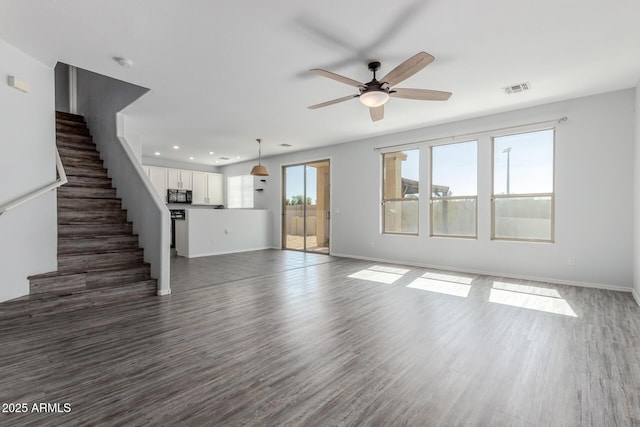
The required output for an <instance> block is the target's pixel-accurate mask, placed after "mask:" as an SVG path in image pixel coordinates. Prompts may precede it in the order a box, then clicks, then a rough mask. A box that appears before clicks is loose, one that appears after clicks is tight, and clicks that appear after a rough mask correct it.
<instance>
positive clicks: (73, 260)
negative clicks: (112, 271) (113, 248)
mask: <svg viewBox="0 0 640 427" xmlns="http://www.w3.org/2000/svg"><path fill="white" fill-rule="evenodd" d="M142 262H143V259H142V250H136V251H135V252H134V251H131V252H122V253H120V252H119V253H104V254H73V255H61V256H59V257H58V271H59V272H73V271H78V272H80V271H88V270H97V269H101V268H111V267H118V266H120V265H124V266H126V265H132V264H135V263H142Z"/></svg>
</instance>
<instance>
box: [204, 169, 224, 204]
mask: <svg viewBox="0 0 640 427" xmlns="http://www.w3.org/2000/svg"><path fill="white" fill-rule="evenodd" d="M207 199H208V202H207V204H208V205H221V204H222V174H219V173H208V174H207Z"/></svg>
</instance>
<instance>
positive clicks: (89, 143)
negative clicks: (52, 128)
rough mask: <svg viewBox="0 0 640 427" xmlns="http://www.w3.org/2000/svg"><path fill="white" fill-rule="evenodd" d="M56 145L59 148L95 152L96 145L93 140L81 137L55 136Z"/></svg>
mask: <svg viewBox="0 0 640 427" xmlns="http://www.w3.org/2000/svg"><path fill="white" fill-rule="evenodd" d="M56 145H58V146H59V147H60V146H62V147H69V148H79V149H86V150H91V151H95V150H96V144H94V142H93V139H92V138H91V137H89V136H82V135H70V134H56Z"/></svg>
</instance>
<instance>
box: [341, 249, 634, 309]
mask: <svg viewBox="0 0 640 427" xmlns="http://www.w3.org/2000/svg"><path fill="white" fill-rule="evenodd" d="M331 255H333V256H336V257H343V258H353V259H361V260H364V261H373V262H383V263H387V264H399V265H408V266H412V267H423V268H433V269H436V270H445V271H454V272H459V273H470V274H482V275H485V276H492V277H505V278H509V279H518V280H531V281H534V282H546V283H556V284H559V285H569V286H579V287H582V288H595V289H605V290H608V291H617V292H633V290H632V289H631V288H627V287H624V286H617V285H609V284H603V283H591V282H577V281H570V280H562V279H554V278H551V277H537V276H525V275H519V274H512V273H501V272H495V271H484V270H474V269H469V268H459V267H451V266H445V265H434V264H427V263H416V262H407V261H402V260H389V259H382V258H373V257H363V256H359V255H349V254H338V253H332V254H331ZM634 298H635V299H636V302H638V305H640V299H639V298H638V296H637V294H635V293H634Z"/></svg>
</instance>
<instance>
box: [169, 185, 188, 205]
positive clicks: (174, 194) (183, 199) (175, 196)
mask: <svg viewBox="0 0 640 427" xmlns="http://www.w3.org/2000/svg"><path fill="white" fill-rule="evenodd" d="M192 199H193V194H192V192H191V190H178V189H172V188H170V189H168V190H167V203H186V204H191V200H192Z"/></svg>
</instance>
